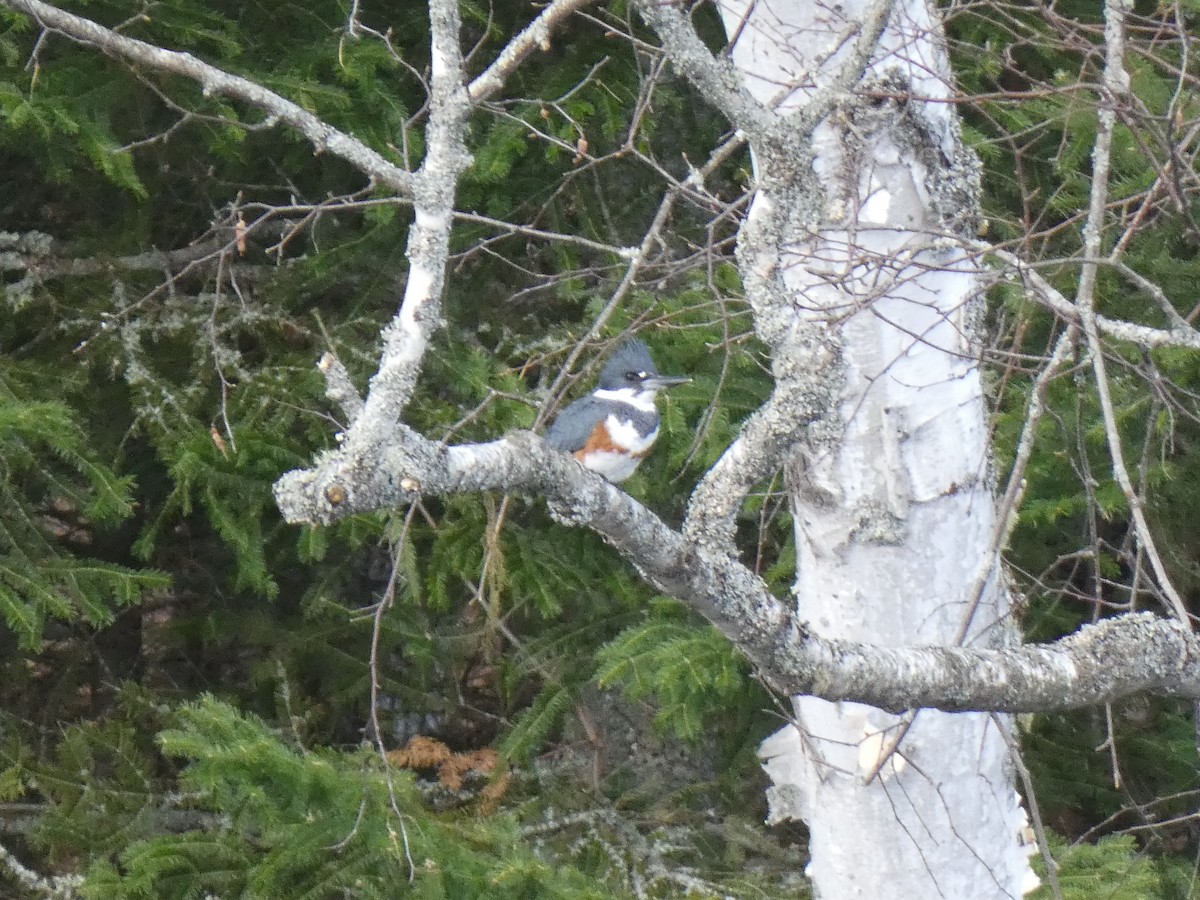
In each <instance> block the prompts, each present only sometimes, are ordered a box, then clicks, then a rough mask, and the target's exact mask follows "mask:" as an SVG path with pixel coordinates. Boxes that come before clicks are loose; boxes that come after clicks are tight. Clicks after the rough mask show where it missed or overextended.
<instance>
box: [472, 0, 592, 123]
mask: <svg viewBox="0 0 1200 900" xmlns="http://www.w3.org/2000/svg"><path fill="white" fill-rule="evenodd" d="M594 2H595V0H554V2H553V3H551V4H550V5H549V6H547V7H546V8H545V9H544V10H542V12H541V14H540V15H539V16H538V17H537V18H536V19H534V20H533V21H532V22H530V23H529V25H528V26H527V27H526V28H525V30H524V31H522V32H521V33H520V34H518V35H517V36H516V37H514V38H513V39H512V40H511V41H509V42H508V44H507V45H505V47H504V49H503V50H501V51H500V55H499V56H497V57H496V59H495V61H494V62H493V63H492V64H491V65H490V66H488V67H487V69H486V70H484V72H483V73H482V74H480V75H479V77H478V78H476V79H475V80H474V81H472V82H471V86H470V87H468V88H467V93H468V94H469V95H470V97H471V101H472V102H473V103H478V102H479V101H481V100H486V99H487V98H488V97H490V96H491V95H492V94H494V93H496V91H498V90H500V87H501V85H503V84H504V81H505V79H507V78H508V76H509V75H511V74H512V73H513V71H514V70H515V69H516V68H517V66H519V65H520V64H521V63H522V61H524V59H525V57H527V56H528V55H529V54H530V53H532V52H533V51H534V49H535V48H541V49H542V50H549V49H550V33H551V32H552V31H553V30H554V26H556V25H558V24H559V22H561V21H562V20H563V19H565V18H567V17H568V16H569V15H571V14H572V13H573V12H575V11H576V10H579V9H583V8H584V7H585V6H590V5H591V4H592V3H594Z"/></svg>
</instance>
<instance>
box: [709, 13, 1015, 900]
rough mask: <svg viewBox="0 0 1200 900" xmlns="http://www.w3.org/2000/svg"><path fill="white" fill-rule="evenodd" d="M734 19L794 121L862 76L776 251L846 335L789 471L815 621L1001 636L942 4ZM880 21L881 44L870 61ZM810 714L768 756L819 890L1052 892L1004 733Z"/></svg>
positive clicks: (852, 629) (808, 703)
mask: <svg viewBox="0 0 1200 900" xmlns="http://www.w3.org/2000/svg"><path fill="white" fill-rule="evenodd" d="M721 12H722V15H723V18H724V22H725V26H726V31H727V33H728V34H729V35H730V37H731V40H732V41H733V45H732V59H733V62H734V65H735V66H736V68H737V70H738V72H739V73H740V74H741V76H742V79H743V82H744V84H745V86H746V88H747V89H748V91H749V92H750V93H751V94H752V95H753V96H754V97H755V99H757V100H758V101H759V102H760V103H762V104H764V105H765V106H769V107H772V108H773V109H774V110H775V112H776V115H780V116H787V115H790V114H791V113H793V112H795V111H803V109H804V107H805V105H806V104H807V103H809V102H810V100H811V99H812V97H814V96H817V95H818V92H821V91H822V90H823V89H827V88H828V87H829V85H830V84H831V83H832V82H833V81H834V80H835V79H838V78H841V79H846V78H847V76H848V73H849V74H853V75H859V74H861V76H862V77H861V80H859V81H858V83H857V85H856V86H855V87H854V88H853V89H852V91H851V92H850V93H848V94H844V95H843V96H841V97H838V98H834V100H833V101H832V103H833V105H832V111H831V114H829V115H827V116H825V117H824V118H823V119H822V120H821V121H820V123H819V124H817V125H816V126H815V129H814V130H813V132H812V142H811V171H809V172H807V173H805V172H798V173H797V174H796V175H795V176H793V177H796V178H805V177H807V178H808V179H810V180H811V179H812V176H813V175H814V174H815V176H816V188H815V190H809V191H808V193H807V196H809V197H811V198H812V200H813V204H812V209H811V214H812V222H811V225H810V226H809V229H808V233H795V234H793V236H792V238H791V239H790V240H785V241H784V242H783V245H782V247H781V249H782V254H781V258H780V260H779V264H780V271H781V273H782V282H783V284H784V285H785V287H786V290H787V296H788V302H789V303H790V314H791V315H793V316H794V317H796V319H797V322H798V323H800V325H799V328H800V330H801V331H803V330H804V329H805V328H807V327H809V326H811V325H813V324H817V325H818V326H819V327H823V328H827V329H829V330H830V331H831V332H833V333H834V334H836V336H837V344H838V347H839V351H840V366H839V369H840V379H839V380H840V385H839V387H838V390H839V391H840V395H839V398H838V402H837V403H836V404H834V408H833V409H832V411H831V412H830V413H829V414H827V415H825V416H822V417H821V418H819V419H818V420H817V421H816V422H815V423H814V424H813V426H812V427H811V428H810V431H809V435H808V437H807V438H806V440H805V442H804V445H803V447H802V449H801V450H800V451H798V452H797V453H795V454H794V455H793V457H792V459H791V461H790V463H789V478H790V481H789V490H790V491H791V495H792V506H793V512H794V516H795V529H796V545H797V577H796V582H795V594H796V598H797V604H798V612H799V615H800V617H801V619H802V620H803V621H805V622H807V623H808V624H809V625H810V626H811V627H812V628H813V629H814V631H816V632H817V633H820V634H822V635H825V636H827V637H834V638H844V639H847V640H852V641H861V642H865V643H869V644H882V645H892V646H902V645H912V644H935V643H955V642H959V641H962V642H964V643H967V644H969V645H971V646H997V645H1000V644H1002V643H1003V642H1005V641H1006V639H1007V638H1008V637H1009V636H1010V631H1009V629H1008V627H1007V625H1006V617H1007V612H1008V596H1007V592H1006V590H1005V589H1004V586H1003V583H1002V581H1001V579H1000V578H999V577H998V572H997V567H996V565H995V559H996V550H997V548H996V546H995V544H996V543H997V541H996V536H995V532H996V515H995V503H994V500H993V496H992V482H991V478H990V473H989V441H988V429H987V424H986V422H987V420H986V409H985V402H984V395H983V389H982V382H981V378H980V372H979V367H978V353H977V349H976V346H975V340H974V334H973V332H974V327H975V322H976V319H977V318H978V316H977V307H978V305H979V302H980V301H979V298H978V290H979V284H978V281H977V278H976V277H975V275H974V274H973V273H972V268H973V263H972V262H971V261H970V260H968V259H967V258H966V256H965V253H964V251H963V250H962V247H961V244H960V243H959V242H958V240H957V238H968V237H970V236H972V234H973V231H974V229H975V225H976V221H975V216H976V210H977V204H978V192H979V186H978V175H977V164H976V161H975V159H974V157H973V156H972V154H970V153H969V152H968V151H966V149H965V148H964V147H963V144H962V139H961V134H960V128H959V122H958V119H957V113H956V110H955V107H954V105H953V103H952V102H947V101H949V100H950V98H951V95H952V88H951V82H950V75H949V66H948V61H947V56H946V51H945V48H944V46H943V43H942V39H941V31H940V26H939V23H938V20H937V18H936V12H935V11H934V10H932V9H931V7H930V6H929V5H928V4H927V3H926V2H925V0H897V2H896V3H895V4H893V5H892V6H891V8H890V12H889V11H888V10H887V8H886V7H881V6H880V4H878V3H875V4H871V3H867V2H864V0H846V2H843V3H841V4H840V5H826V4H815V3H812V2H810V0H755V2H743V0H724V2H723V3H722V5H721ZM873 23H878V26H877V33H878V41H877V43H876V46H875V49H874V50H873V51H872V52H871V54H870V56H869V57H868V58H866V59H864V60H862V62H856V60H855V59H854V52H855V38H858V37H869V36H870V33H871V30H872V27H873ZM864 63H865V65H864ZM752 146H754V142H753V141H752ZM755 149H756V151H757V150H759V148H758V147H755ZM773 163H774V160H773V159H771V158H769V156H768V155H764V154H763V153H761V152H758V153H756V165H757V167H758V172H757V174H758V178H759V183H760V186H761V187H760V191H759V194H758V196H757V198H756V200H755V203H754V206H753V207H752V209H751V212H750V214H749V219H748V222H747V225H746V231H745V233H744V234H743V236H742V241H743V247H742V250H741V252H742V256H743V270H746V269H747V263H748V262H751V258H752V257H754V255H755V254H756V253H759V252H761V247H751V246H747V244H749V243H753V242H755V241H757V240H758V238H757V235H756V227H757V222H756V220H758V219H760V218H762V217H763V216H771V215H773V213H772V212H771V211H769V208H770V207H771V206H772V205H782V204H783V203H785V202H787V198H786V187H782V188H781V189H780V190H779V191H775V190H773V188H772V186H773V185H774V184H775V182H776V180H777V179H780V178H781V174H780V173H779V172H776V171H770V167H771V166H772V165H773ZM787 178H788V176H787V174H786V173H785V174H784V175H783V176H782V180H783V181H784V183H785V184H786V181H787ZM781 194H783V196H780V195H781ZM759 315H760V318H761V317H762V312H761V311H759ZM779 352H780V351H779V349H776V353H777V355H778V353H779ZM797 362H798V364H801V365H802V364H803V360H798V361H797ZM794 706H795V715H796V720H795V721H796V724H795V725H794V726H789V727H787V728H785V729H783V730H782V731H780V732H779V733H777V734H776V735H775V736H773V737H772V738H770V739H768V740H767V741H766V742H765V743H764V745H763V748H762V753H763V755H764V757H765V758H766V768H767V771H768V773H769V774H770V776H771V779H772V781H773V783H774V786H773V787H772V789H771V792H770V794H771V797H770V799H771V815H772V817H773V818H774V819H775V820H783V819H787V818H799V819H802V820H804V821H805V822H806V823H807V824H808V826H809V828H810V830H811V857H812V862H811V864H810V866H809V874H810V876H811V877H812V879H813V881H814V884H815V886H816V889H817V891H818V896H820V897H822V898H847V897H866V896H871V897H881V896H886V897H892V898H926V897H950V898H966V897H970V898H984V897H1019V896H1022V895H1023V894H1024V893H1026V892H1027V891H1028V890H1029V889H1030V888H1031V887H1033V886H1035V885H1036V884H1037V879H1036V877H1035V876H1034V875H1033V873H1032V871H1031V870H1030V868H1029V865H1028V857H1029V854H1030V852H1031V850H1032V847H1031V846H1028V845H1026V844H1024V843H1023V842H1022V840H1021V836H1022V834H1023V832H1024V831H1025V827H1024V826H1025V824H1026V822H1025V815H1024V811H1023V810H1022V808H1021V805H1020V802H1019V798H1018V796H1017V794H1016V792H1015V789H1014V784H1013V774H1012V772H1013V768H1012V766H1011V764H1010V761H1009V759H1008V753H1009V750H1008V744H1007V743H1006V738H1005V735H1004V734H1003V733H1002V731H1001V729H1002V728H1005V727H1006V726H1007V723H1006V722H1005V720H1004V719H1002V718H1000V717H993V716H989V715H987V714H975V713H958V714H949V713H942V712H938V711H932V710H925V711H922V712H920V713H919V714H917V715H916V716H912V715H909V716H897V715H892V714H888V713H885V712H883V711H881V710H878V709H874V708H871V707H868V706H864V705H861V704H857V703H831V702H828V701H825V700H821V699H817V698H814V697H807V696H805V697H797V698H795V701H794Z"/></svg>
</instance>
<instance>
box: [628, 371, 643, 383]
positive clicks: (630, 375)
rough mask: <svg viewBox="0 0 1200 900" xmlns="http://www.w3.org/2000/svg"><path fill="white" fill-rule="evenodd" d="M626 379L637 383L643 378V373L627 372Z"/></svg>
mask: <svg viewBox="0 0 1200 900" xmlns="http://www.w3.org/2000/svg"><path fill="white" fill-rule="evenodd" d="M625 380H626V381H629V382H633V383H637V382H639V381H641V380H642V374H641V373H640V372H626V373H625Z"/></svg>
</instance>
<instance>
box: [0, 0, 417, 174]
mask: <svg viewBox="0 0 1200 900" xmlns="http://www.w3.org/2000/svg"><path fill="white" fill-rule="evenodd" d="M0 2H2V3H3V4H4V5H5V6H7V7H9V8H10V9H15V10H17V11H18V12H23V13H26V14H27V15H29V16H32V17H33V18H34V20H36V21H37V22H38V24H39V25H41V26H42V27H43V28H46V29H49V30H51V31H54V32H57V33H59V34H62V35H64V36H65V37H68V38H70V39H71V40H73V41H77V42H79V43H82V44H90V45H92V46H94V47H97V48H98V49H100V50H102V51H104V52H105V53H107V54H109V55H110V56H115V57H118V58H121V59H126V60H129V61H131V62H135V63H141V64H142V65H145V66H150V67H151V68H154V69H157V70H159V71H162V72H171V73H172V74H175V75H182V76H184V77H185V78H190V79H192V80H193V81H195V82H197V83H199V84H200V86H201V87H202V88H203V90H204V93H206V94H221V95H223V96H227V97H233V98H235V99H238V100H242V101H244V102H246V103H249V104H250V105H251V106H253V107H255V108H257V109H261V110H262V111H264V112H265V113H266V114H267V115H268V117H269V118H270V119H271V120H274V121H278V122H284V123H286V124H288V125H291V126H292V127H293V128H295V129H296V130H297V131H299V132H300V133H301V134H303V135H304V136H305V137H306V138H308V140H309V141H311V142H312V145H313V147H314V148H315V149H316V152H318V153H332V154H333V155H334V156H337V157H340V158H341V159H344V160H346V162H348V163H350V164H351V165H352V166H354V167H355V168H356V169H358V170H359V171H360V172H362V173H363V174H364V175H366V176H368V177H370V178H372V179H374V180H375V181H376V182H378V183H379V184H383V185H387V186H388V187H390V188H391V189H392V190H395V191H398V192H399V193H402V194H408V193H410V192H411V191H412V178H413V176H412V173H411V172H407V171H405V170H404V169H403V168H401V167H399V166H397V165H395V164H394V163H391V162H389V161H388V160H386V159H385V158H384V157H383V156H381V155H380V154H379V153H377V152H376V151H374V150H372V149H371V148H370V147H368V146H367V145H366V144H364V143H363V142H362V141H360V140H358V139H357V138H354V137H351V136H350V135H348V134H346V133H345V132H342V131H339V130H338V129H336V128H334V127H333V126H332V125H330V124H328V123H327V122H324V121H322V120H321V119H319V118H317V117H316V116H314V115H313V114H312V113H310V112H309V111H308V110H306V109H304V108H303V107H302V106H299V105H297V104H295V103H293V102H292V101H291V100H287V99H285V98H283V97H281V96H280V95H279V94H276V93H275V92H274V91H269V90H267V89H266V88H264V87H263V86H262V85H260V84H257V83H255V82H253V81H249V80H248V79H245V78H240V77H238V76H237V75H230V74H229V73H228V72H225V71H223V70H221V69H218V68H217V67H216V66H210V65H209V64H208V63H205V62H201V61H200V60H198V59H196V57H194V56H192V55H191V54H190V53H180V52H178V51H174V50H164V49H162V48H161V47H155V46H154V45H152V44H147V43H145V42H144V41H139V40H135V39H134V38H128V37H125V36H124V35H121V34H117V33H116V32H115V31H113V30H112V29H110V28H105V27H104V26H103V25H99V24H97V23H96V22H93V21H91V20H90V19H85V18H83V17H82V16H76V15H73V14H72V13H69V12H65V11H64V10H61V9H59V8H58V7H56V6H51V5H50V4H48V3H42V2H41V0H0ZM230 124H238V123H233V122H231V123H230Z"/></svg>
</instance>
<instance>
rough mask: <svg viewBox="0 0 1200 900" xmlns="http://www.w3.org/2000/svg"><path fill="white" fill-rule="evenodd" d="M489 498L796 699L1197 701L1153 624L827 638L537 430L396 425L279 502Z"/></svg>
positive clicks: (1198, 664) (1197, 685)
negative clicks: (1023, 638) (458, 440)
mask: <svg viewBox="0 0 1200 900" xmlns="http://www.w3.org/2000/svg"><path fill="white" fill-rule="evenodd" d="M484 491H505V492H507V491H530V492H537V493H540V494H542V495H544V496H545V497H546V499H547V501H548V502H549V503H550V506H551V509H552V510H553V511H555V513H556V515H557V516H558V517H559V518H560V519H562V520H563V521H564V522H566V523H568V524H571V525H578V526H587V527H589V528H592V529H593V530H595V531H596V532H597V533H598V534H600V535H601V536H602V537H603V538H604V539H605V540H606V541H608V543H610V544H611V545H612V546H613V547H614V548H615V549H616V550H617V551H618V552H619V553H621V554H622V555H623V556H624V557H625V558H626V559H628V560H629V561H630V562H631V563H632V564H633V565H634V566H635V567H637V569H638V570H639V571H640V572H641V573H642V574H643V575H644V576H645V577H646V578H647V580H649V581H650V582H651V583H652V584H654V585H655V586H656V587H657V588H658V589H660V590H662V591H664V592H666V593H668V594H670V595H672V596H675V597H678V598H679V599H681V600H683V601H684V602H685V603H687V604H688V605H689V606H691V607H692V608H693V609H695V610H696V611H697V612H699V613H700V614H701V615H703V616H704V617H705V618H706V619H708V620H709V621H710V622H712V623H713V625H715V626H716V627H717V628H718V629H719V630H720V631H721V632H722V633H723V634H724V635H725V636H726V637H727V638H729V639H730V640H731V641H732V642H733V643H734V644H735V645H736V646H737V647H738V648H739V649H740V650H741V651H742V652H743V653H745V654H746V656H747V657H748V658H749V659H750V660H751V662H752V663H753V664H754V665H755V666H756V667H757V669H758V671H759V674H760V676H761V677H763V678H765V679H766V680H767V681H768V682H769V683H770V684H771V685H772V686H773V687H774V688H776V689H777V690H779V691H781V692H784V693H787V694H812V695H815V696H818V697H823V698H825V699H827V700H854V701H858V702H861V703H867V704H870V705H871V706H875V707H879V708H882V709H888V710H902V709H909V708H918V707H935V708H938V709H944V710H948V711H964V710H995V711H1006V712H1033V711H1050V710H1061V709H1067V708H1071V707H1077V706H1086V705H1090V704H1094V703H1100V702H1104V701H1107V700H1111V699H1114V698H1116V697H1120V696H1124V695H1127V694H1130V693H1133V692H1136V691H1143V690H1151V691H1157V692H1160V693H1165V694H1174V695H1180V696H1186V697H1200V642H1197V641H1196V640H1195V639H1194V638H1193V637H1192V636H1191V635H1190V633H1189V632H1188V631H1187V629H1186V626H1183V625H1182V624H1180V623H1177V622H1175V621H1173V620H1166V619H1160V618H1156V617H1155V616H1152V615H1149V614H1139V615H1130V616H1122V617H1118V618H1114V619H1106V620H1104V621H1102V622H1100V623H1099V624H1097V625H1093V626H1087V627H1085V628H1083V629H1081V630H1080V631H1079V632H1077V633H1076V634H1073V635H1071V636H1069V637H1067V638H1064V639H1062V640H1060V641H1058V642H1057V643H1054V644H1049V645H1038V646H1017V647H1012V648H1010V649H1004V650H980V649H974V648H971V647H940V646H938V647H910V648H884V647H877V646H872V645H867V644H860V643H853V642H849V641H836V640H827V639H823V638H821V637H819V636H817V635H815V634H813V633H811V632H810V631H809V630H808V629H807V628H806V627H804V626H803V625H802V624H801V623H799V622H798V621H796V619H795V618H794V617H793V615H792V613H791V611H790V609H789V608H788V604H786V603H785V602H783V601H781V600H780V599H778V598H777V597H775V596H774V595H772V594H771V592H770V591H769V590H768V589H767V587H766V585H765V584H764V583H763V582H762V580H761V579H760V578H759V577H758V576H756V575H755V574H754V573H753V572H751V571H750V570H749V569H747V568H746V567H745V566H743V565H742V564H741V563H739V562H738V561H736V560H735V559H732V558H731V557H729V556H727V555H725V554H724V553H722V552H712V551H711V550H709V549H707V548H705V547H704V546H702V545H699V544H697V543H695V542H693V541H689V540H688V539H687V538H685V537H684V536H683V535H681V534H679V533H678V532H676V531H673V530H672V529H670V528H668V527H667V526H666V525H665V524H664V523H663V522H662V521H661V520H660V519H659V518H658V517H657V516H655V515H654V514H653V513H652V512H650V511H649V510H647V509H646V508H645V507H644V506H642V505H641V504H640V503H638V502H637V501H636V500H634V499H633V498H631V497H630V496H629V495H628V494H625V493H624V492H622V491H621V490H620V489H618V488H617V487H615V486H613V485H612V484H609V483H608V482H607V481H605V480H603V479H602V478H600V476H598V475H596V474H594V473H591V472H588V471H587V470H585V469H584V468H583V467H582V466H580V465H579V464H578V463H577V462H576V461H575V460H574V459H572V458H571V457H570V456H568V455H566V454H562V453H558V452H557V451H555V450H553V449H551V448H550V447H549V445H547V444H546V443H545V442H544V441H543V440H541V439H540V438H538V437H536V436H535V435H533V434H530V433H528V432H515V433H513V434H510V435H508V436H506V437H504V438H502V439H500V440H497V441H492V442H490V443H487V444H463V445H457V446H446V445H443V444H439V443H437V442H434V441H430V440H428V439H426V438H424V437H422V436H421V435H419V434H417V433H416V432H414V431H413V430H412V429H410V428H408V427H407V426H406V425H403V424H399V425H397V426H396V428H395V430H394V431H393V433H392V434H391V435H389V436H388V438H387V439H386V440H385V441H383V442H382V443H381V444H380V445H378V446H376V447H373V448H365V449H361V450H356V449H355V448H352V447H344V448H341V449H339V450H335V451H333V452H332V453H330V454H327V455H326V456H325V457H324V458H323V459H322V460H321V462H320V464H319V465H318V467H317V468H315V469H310V470H303V471H294V472H289V473H288V474H286V475H284V476H283V478H281V479H280V480H279V481H278V482H277V483H276V486H275V499H276V501H277V503H278V504H279V508H280V510H281V511H282V512H283V515H284V517H285V518H286V519H287V520H288V521H289V522H304V523H310V524H329V523H331V522H333V521H336V520H338V519H341V518H343V517H345V516H348V515H352V514H355V513H362V512H369V511H373V510H380V509H393V508H396V507H398V506H403V505H405V504H408V503H411V502H413V501H414V500H416V499H418V498H419V497H420V496H423V495H424V496H441V495H447V494H458V493H479V492H484ZM902 601H903V598H895V602H902ZM800 602H801V603H803V598H801V599H800Z"/></svg>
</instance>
